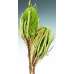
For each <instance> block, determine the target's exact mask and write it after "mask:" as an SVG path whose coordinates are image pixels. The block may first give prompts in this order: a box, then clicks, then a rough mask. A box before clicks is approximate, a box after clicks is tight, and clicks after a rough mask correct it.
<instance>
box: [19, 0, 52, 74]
mask: <svg viewBox="0 0 74 74" xmlns="http://www.w3.org/2000/svg"><path fill="white" fill-rule="evenodd" d="M38 25H39V16H38V13H37V9H36V8H35V7H34V6H33V5H32V4H31V0H30V1H29V5H28V8H27V9H26V10H25V11H24V12H23V13H22V15H21V17H20V27H19V29H20V35H21V36H22V38H23V40H24V39H26V42H27V46H28V58H29V71H30V74H35V66H36V64H37V62H38V61H39V60H40V59H42V58H43V57H44V56H45V55H46V54H47V52H48V48H49V46H50V45H51V43H52V41H53V34H52V32H51V30H50V29H48V28H46V27H41V28H39V27H38Z"/></svg>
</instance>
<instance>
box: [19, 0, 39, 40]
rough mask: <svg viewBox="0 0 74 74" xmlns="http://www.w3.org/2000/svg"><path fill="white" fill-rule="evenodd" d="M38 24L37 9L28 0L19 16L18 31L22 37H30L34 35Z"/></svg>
mask: <svg viewBox="0 0 74 74" xmlns="http://www.w3.org/2000/svg"><path fill="white" fill-rule="evenodd" d="M38 24H39V16H38V13H37V9H36V8H35V7H34V6H33V5H32V4H31V2H30V1H29V5H28V7H27V9H26V10H25V11H24V12H23V13H22V15H21V18H20V32H21V35H22V37H24V38H27V39H28V38H30V37H32V36H34V34H35V32H36V30H37V28H38Z"/></svg>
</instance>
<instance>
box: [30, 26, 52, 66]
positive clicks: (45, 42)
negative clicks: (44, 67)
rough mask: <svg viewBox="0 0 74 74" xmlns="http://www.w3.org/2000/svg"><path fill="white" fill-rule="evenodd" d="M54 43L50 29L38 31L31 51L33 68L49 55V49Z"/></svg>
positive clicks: (43, 28) (44, 28)
mask: <svg viewBox="0 0 74 74" xmlns="http://www.w3.org/2000/svg"><path fill="white" fill-rule="evenodd" d="M52 41H53V34H52V32H51V31H50V30H49V29H48V28H46V27H42V28H40V29H38V31H37V33H36V36H35V37H34V40H33V43H32V45H31V51H30V52H31V62H32V65H33V66H35V65H36V64H37V62H38V61H39V60H40V59H42V58H43V57H44V56H45V55H46V54H47V52H48V48H49V46H50V45H51V43H52Z"/></svg>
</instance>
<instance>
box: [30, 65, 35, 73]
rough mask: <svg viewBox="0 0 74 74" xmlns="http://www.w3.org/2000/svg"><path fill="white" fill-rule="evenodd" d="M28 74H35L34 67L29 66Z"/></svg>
mask: <svg viewBox="0 0 74 74" xmlns="http://www.w3.org/2000/svg"><path fill="white" fill-rule="evenodd" d="M30 74H35V66H31V68H30Z"/></svg>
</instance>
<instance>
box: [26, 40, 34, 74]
mask: <svg viewBox="0 0 74 74" xmlns="http://www.w3.org/2000/svg"><path fill="white" fill-rule="evenodd" d="M30 44H31V40H30V39H27V45H28V57H29V72H30V74H35V65H32V61H31V57H30V56H31V53H30V50H31V47H30V46H31V45H30Z"/></svg>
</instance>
